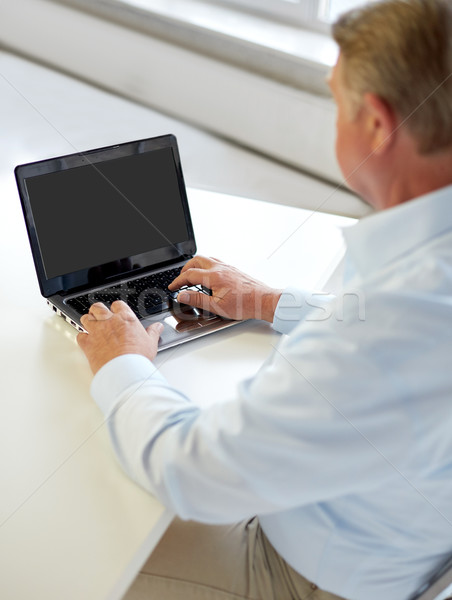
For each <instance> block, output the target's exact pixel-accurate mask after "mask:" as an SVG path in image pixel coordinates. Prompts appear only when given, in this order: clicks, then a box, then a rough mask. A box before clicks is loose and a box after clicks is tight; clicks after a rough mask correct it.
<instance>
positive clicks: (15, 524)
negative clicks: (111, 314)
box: [0, 75, 350, 600]
mask: <svg viewBox="0 0 452 600" xmlns="http://www.w3.org/2000/svg"><path fill="white" fill-rule="evenodd" d="M55 77H56V79H55V81H54V84H55V87H54V88H53V89H49V87H48V86H47V87H45V86H44V87H42V86H41V87H39V86H38V85H36V86H35V87H34V88H33V89H34V90H35V91H36V93H37V95H38V96H39V100H40V103H39V112H37V111H36V110H35V109H33V108H32V107H31V106H30V105H29V104H28V103H27V101H26V99H25V98H20V97H18V96H17V94H16V95H15V94H14V93H13V92H14V90H13V89H12V88H11V86H10V85H9V84H8V85H7V84H6V83H4V88H5V90H4V91H5V94H3V96H2V98H3V101H5V98H6V99H8V102H9V104H8V106H6V107H4V109H3V110H2V111H1V115H2V123H3V125H2V131H3V132H5V131H8V132H9V133H8V135H7V136H6V137H4V136H3V135H2V136H0V153H1V163H0V202H1V207H2V212H1V218H0V252H1V263H0V282H1V283H0V326H1V341H0V364H1V367H2V394H1V405H2V413H1V414H2V418H1V421H0V474H1V475H0V478H1V479H0V481H1V483H0V564H1V576H0V598H2V600H30V599H33V600H62V599H63V598H64V600H81V599H83V600H103V599H110V600H114V599H117V598H119V597H120V596H121V594H122V593H123V592H124V590H125V589H126V587H127V586H128V585H129V584H130V582H131V581H132V580H133V578H134V576H135V574H136V572H137V571H138V570H139V567H140V565H141V563H142V562H143V561H144V560H145V559H146V558H147V555H148V554H149V552H150V551H151V549H152V548H153V547H154V546H155V544H156V543H157V542H158V539H159V538H160V536H161V534H162V533H163V531H164V530H165V527H166V526H167V525H168V524H169V522H170V519H171V515H170V514H168V512H166V511H165V509H164V508H163V507H162V506H161V505H160V503H159V502H157V501H155V500H154V499H153V498H152V497H151V496H149V495H148V494H147V493H145V492H144V491H142V490H141V489H140V488H138V487H137V486H136V485H135V484H133V483H132V482H130V481H129V480H128V478H127V477H126V476H125V475H124V474H123V473H122V471H121V469H120V468H119V466H118V465H117V463H116V461H115V458H114V456H113V454H112V451H111V447H110V442H109V439H108V436H107V431H106V428H105V427H104V425H103V418H102V415H101V413H100V411H99V410H98V409H97V407H96V405H95V404H94V402H93V401H92V400H91V398H90V395H89V385H90V382H91V374H90V371H89V368H88V365H87V362H86V360H85V358H84V356H83V355H82V353H81V351H80V350H79V348H78V346H77V345H76V342H75V331H74V330H73V329H72V328H71V327H70V326H69V325H67V324H66V323H65V322H63V320H62V319H61V318H59V317H57V316H55V315H54V314H53V313H51V312H50V311H49V309H48V308H47V306H46V303H45V301H44V300H43V299H42V298H41V296H40V294H39V290H38V285H37V281H36V277H35V272H34V267H33V264H32V259H31V254H30V250H29V246H28V240H27V236H26V232H25V227H24V224H23V218H22V214H21V208H20V203H19V199H18V195H17V192H16V188H15V183H14V178H13V167H14V165H15V164H17V163H19V162H26V161H28V160H35V159H38V158H43V157H45V156H49V155H52V154H53V155H55V154H58V153H62V152H70V151H72V150H73V148H71V147H70V145H69V144H67V143H66V142H64V139H63V138H62V137H61V135H58V133H57V130H55V129H52V127H51V125H52V123H50V120H52V121H53V125H55V124H57V128H58V131H62V132H64V136H65V137H66V138H68V139H72V140H74V139H76V140H77V145H78V146H79V147H81V148H88V147H90V146H92V145H93V139H94V138H95V139H99V141H100V140H101V139H102V142H101V143H103V142H105V137H106V136H107V134H108V136H109V138H110V139H111V137H112V136H113V130H114V129H115V127H117V124H116V121H117V115H118V111H117V110H116V108H115V107H116V104H115V102H114V101H113V99H111V98H108V99H107V100H108V101H106V104H105V109H104V111H103V112H102V115H103V117H104V121H103V122H102V123H101V122H100V121H96V124H97V126H98V127H99V131H100V130H102V131H100V133H99V132H98V133H99V135H97V134H96V132H95V131H93V129H92V128H91V127H90V125H93V123H94V121H91V120H88V121H87V125H86V132H85V130H84V128H83V127H84V126H83V120H81V114H82V113H83V106H84V105H83V103H81V100H83V93H85V92H86V88H85V87H83V86H81V88H80V89H81V92H80V93H81V95H79V96H74V94H75V91H76V90H77V89H78V88H77V84H76V82H74V87H71V86H70V85H69V88H68V91H67V94H66V96H65V95H64V91H63V89H62V88H60V87H58V85H57V83H58V82H59V81H60V80H59V79H58V77H59V76H57V75H55ZM52 81H53V80H52ZM47 83H48V84H50V80H48V81H47ZM74 90H75V91H74ZM38 91H39V94H38ZM7 93H10V97H9V96H8V95H7ZM46 93H48V94H47V95H46ZM86 93H88V92H86ZM94 95H95V93H94V91H92V92H90V102H91V104H90V106H92V102H93V98H94ZM75 97H77V98H78V103H77V104H75V103H74V105H73V106H71V104H70V103H71V102H75V100H74V98H75ZM99 98H101V100H100V101H99V105H98V110H99V111H100V108H101V104H102V102H103V100H102V98H103V95H102V93H101V92H99ZM34 103H35V105H36V104H37V97H36V98H34ZM118 106H120V107H121V116H122V118H123V120H121V123H122V125H121V126H122V127H124V122H127V118H128V116H129V115H131V116H130V118H131V119H132V117H133V115H135V112H134V111H137V114H138V113H139V115H141V114H142V111H143V109H142V108H140V107H136V106H134V105H132V104H131V105H130V107H129V108H127V106H126V104H125V103H124V101H122V100H119V99H118ZM63 107H64V111H63ZM46 108H47V109H48V110H46ZM60 109H61V110H60ZM55 111H56V112H55ZM76 111H78V112H77V114H78V120H76V121H72V120H71V114H74V113H75V112H76ZM63 113H64V114H63ZM43 115H47V116H45V118H44V117H43ZM138 120H139V119H138V117H137V118H136V122H135V127H137V123H138ZM108 128H111V130H109V129H108ZM119 133H120V135H119ZM130 133H131V136H130V139H132V137H133V135H132V132H130ZM157 133H162V131H159V132H157V131H156V134H157ZM165 133H167V132H166V131H165ZM127 137H128V135H127V134H126V132H124V131H123V130H121V131H120V132H119V130H118V141H119V139H121V140H123V139H125V138H127ZM101 143H99V144H97V145H101ZM313 186H315V182H314V183H313ZM189 197H190V205H191V209H192V212H193V221H194V227H195V232H196V233H197V239H198V248H199V251H200V252H205V253H209V254H212V255H214V256H215V255H216V256H218V257H219V258H223V259H224V260H228V261H232V262H234V263H235V264H237V265H238V266H241V267H242V268H245V269H248V270H249V271H250V272H251V273H253V274H254V275H255V276H258V277H261V278H264V277H265V278H266V279H267V280H268V281H270V282H271V283H273V284H275V285H284V284H285V283H288V282H292V283H298V284H299V285H305V286H309V287H310V286H313V285H315V283H316V281H317V279H318V278H319V277H320V275H321V273H322V272H323V271H324V270H325V269H326V268H328V267H329V266H331V261H332V260H333V257H334V256H336V254H337V251H338V249H339V247H340V245H341V237H340V235H339V233H338V232H337V230H336V228H335V227H336V225H337V224H346V223H348V222H350V220H349V219H344V218H341V217H333V216H327V215H321V214H316V215H313V216H310V213H308V212H306V211H302V210H300V209H296V208H289V207H284V206H281V205H275V204H264V203H259V202H256V201H252V200H244V199H240V198H233V197H229V196H222V195H219V194H212V193H208V192H199V191H195V190H191V191H190V193H189ZM306 219H308V220H307V221H306V223H305V224H304V225H303V224H302V223H303V221H304V220H306ZM289 265H290V268H291V269H292V268H294V267H295V272H292V273H290V272H289ZM277 338H278V336H277V334H275V333H274V332H272V331H271V329H270V328H269V327H268V326H266V325H264V324H258V323H248V324H244V325H239V326H237V327H235V328H232V329H231V330H228V331H225V332H221V333H218V334H215V335H213V336H209V338H204V339H203V340H198V341H195V342H192V343H190V344H187V345H185V346H181V347H179V348H177V349H175V350H174V349H173V350H168V351H166V352H164V353H162V354H160V355H159V356H158V358H157V363H158V365H159V366H160V368H161V370H162V372H163V373H164V374H165V375H167V376H168V378H169V379H170V380H171V381H172V382H174V383H175V384H176V385H180V386H183V387H184V390H186V391H187V392H188V393H189V394H192V395H193V397H194V399H195V401H196V402H200V403H205V402H211V401H212V400H215V398H212V396H211V394H210V386H209V378H211V380H212V381H214V380H215V381H218V379H219V378H221V379H222V380H223V382H224V385H222V386H221V390H222V391H221V394H222V396H223V397H227V396H230V395H231V394H234V389H235V386H236V384H237V382H238V381H239V380H241V379H242V378H243V377H246V376H249V375H251V374H252V373H253V372H255V370H256V369H257V368H258V366H259V365H260V363H261V362H262V360H263V359H264V358H265V357H266V356H267V355H268V353H269V352H270V351H271V347H272V344H274V343H275V342H276V340H277ZM201 373H202V375H203V377H205V375H206V373H208V376H209V378H208V379H207V382H206V383H205V385H204V387H203V388H202V389H199V383H198V382H199V380H200V375H201ZM216 399H221V398H218V396H217V398H216Z"/></svg>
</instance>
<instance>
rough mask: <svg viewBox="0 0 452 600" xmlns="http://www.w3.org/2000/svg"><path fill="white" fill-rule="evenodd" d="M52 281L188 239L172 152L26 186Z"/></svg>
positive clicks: (63, 174)
mask: <svg viewBox="0 0 452 600" xmlns="http://www.w3.org/2000/svg"><path fill="white" fill-rule="evenodd" d="M25 184H26V187H27V191H28V196H29V200H30V207H31V211H32V213H33V218H34V222H35V227H36V234H37V238H38V243H39V247H40V251H41V255H42V261H43V266H44V270H45V273H46V276H47V278H48V279H50V278H53V277H57V276H60V275H65V274H68V273H72V272H74V271H79V270H81V269H88V268H90V267H95V266H97V265H102V264H104V263H110V262H113V261H116V260H119V259H123V258H125V257H130V256H133V255H139V254H142V253H145V252H149V251H152V250H156V249H158V248H162V247H166V246H171V245H172V244H177V243H179V242H184V241H186V240H187V239H188V237H189V233H188V231H187V225H186V219H185V214H184V208H183V205H182V202H181V197H180V189H179V185H178V179H177V173H176V169H175V165H174V160H173V155H172V150H171V148H162V149H158V150H154V151H152V152H146V153H144V154H139V155H134V156H126V157H121V158H118V159H114V160H109V161H105V162H102V163H97V164H96V163H95V164H87V165H84V166H79V167H76V168H72V169H67V170H63V171H59V172H54V173H47V174H43V175H39V176H37V177H30V178H27V179H26V180H25Z"/></svg>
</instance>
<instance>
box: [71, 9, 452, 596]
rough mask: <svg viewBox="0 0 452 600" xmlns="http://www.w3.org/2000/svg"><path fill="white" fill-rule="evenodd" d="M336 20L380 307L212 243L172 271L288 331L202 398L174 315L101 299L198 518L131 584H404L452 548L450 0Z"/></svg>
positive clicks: (140, 463) (118, 413) (149, 485)
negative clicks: (167, 320) (307, 287)
mask: <svg viewBox="0 0 452 600" xmlns="http://www.w3.org/2000/svg"><path fill="white" fill-rule="evenodd" d="M333 35H334V38H335V39H336V41H337V43H338V45H339V48H340V54H339V59H338V62H337V64H336V66H335V67H334V69H333V71H332V75H331V79H330V86H331V90H332V93H333V96H334V98H335V100H336V103H337V110H338V114H337V143H336V152H337V158H338V161H339V164H340V166H341V169H342V171H343V174H344V176H345V178H346V181H347V182H348V184H349V186H350V187H351V188H352V189H354V190H355V191H356V192H357V193H358V194H360V195H361V197H362V198H364V199H365V200H366V201H367V202H369V203H370V204H371V205H372V206H373V207H375V209H376V212H375V214H373V215H371V216H368V217H366V218H364V219H362V220H361V221H360V222H359V223H358V224H357V225H356V226H354V227H351V228H349V229H348V230H346V231H345V237H346V242H347V268H346V272H347V278H348V282H349V284H348V285H350V286H351V289H360V290H361V291H362V293H363V295H364V297H365V301H366V306H365V308H366V311H365V315H366V316H365V320H364V321H363V320H360V319H359V318H358V315H357V314H355V312H356V311H355V310H354V309H353V308H352V307H347V306H345V308H343V310H344V314H343V319H334V318H330V319H327V320H313V319H308V320H306V319H304V317H305V316H306V314H307V308H308V306H307V303H305V302H304V298H305V297H306V296H305V295H304V293H303V292H302V291H294V290H290V291H283V292H281V291H280V290H272V289H270V288H268V287H266V286H265V285H263V284H261V283H259V282H256V281H254V280H253V279H251V278H249V277H247V276H246V275H244V274H242V273H240V272H238V271H236V270H234V269H233V268H232V267H228V266H226V265H224V264H223V263H221V262H219V261H217V260H214V259H208V258H204V257H195V258H194V259H193V260H192V261H191V262H189V263H188V264H187V265H186V267H185V268H184V270H183V272H182V273H181V275H180V276H179V277H178V278H177V279H176V280H175V281H174V283H173V285H172V288H173V289H178V288H179V287H180V286H182V285H183V284H187V283H190V284H198V283H202V284H204V285H206V286H208V287H209V288H211V289H212V292H213V294H212V296H211V297H210V298H209V297H207V296H205V295H201V294H197V293H194V292H191V293H188V292H185V293H181V294H180V299H181V300H182V301H183V302H189V303H191V304H193V305H195V306H202V307H204V308H207V309H209V310H212V311H215V312H218V313H219V314H222V315H226V316H228V317H232V318H234V317H237V316H239V312H237V311H241V312H240V317H242V318H247V317H254V316H256V312H255V311H256V309H255V307H256V306H259V307H262V312H261V313H260V314H259V316H260V317H262V318H264V319H266V320H268V321H270V322H272V323H273V326H274V327H275V328H276V329H278V330H280V331H284V332H285V333H289V336H288V337H287V338H285V340H284V341H283V342H282V343H281V344H280V346H279V347H278V349H277V351H276V352H275V353H274V354H273V355H272V356H271V357H269V359H268V360H267V362H266V363H265V364H264V365H263V367H262V368H261V370H260V371H259V373H258V374H257V375H256V376H255V377H253V378H252V379H250V380H248V381H245V382H244V383H243V384H242V385H241V386H240V388H239V390H238V391H237V397H236V398H234V399H231V400H230V401H228V402H225V403H221V404H220V405H215V404H214V405H212V406H210V407H209V408H206V409H203V410H201V409H199V408H197V407H196V406H195V405H194V404H192V403H191V402H190V400H189V399H187V398H186V397H185V396H184V395H183V393H182V392H179V391H177V390H175V389H173V388H172V387H171V384H170V383H168V382H167V381H165V380H164V379H163V378H162V377H161V376H160V375H159V374H158V372H157V370H156V369H155V367H154V366H153V364H152V362H151V361H152V359H153V358H154V357H155V354H156V348H157V343H158V338H159V326H158V325H154V326H153V327H151V328H150V329H149V330H148V331H147V332H146V331H145V330H144V328H143V327H142V326H141V325H140V323H139V322H138V321H137V320H136V319H135V317H134V315H133V314H132V312H131V311H130V310H129V309H128V308H127V307H126V305H125V304H123V303H114V304H113V305H112V307H111V310H109V309H107V308H106V307H105V306H103V305H100V304H95V305H93V306H92V307H91V309H90V312H89V314H88V315H86V316H84V317H83V325H84V326H85V327H86V329H87V331H88V332H89V333H88V334H80V336H79V338H78V339H79V343H80V346H81V348H82V349H83V350H84V352H85V353H86V355H87V357H88V359H89V362H90V365H91V367H92V369H93V371H94V373H95V377H94V380H93V384H92V394H93V396H94V398H95V400H96V401H97V402H98V404H99V406H100V407H101V409H102V410H103V411H104V413H105V415H106V416H107V417H108V426H109V428H110V431H111V438H112V443H113V445H114V448H115V451H116V453H117V455H118V457H119V460H120V461H121V463H122V465H123V467H124V469H125V470H126V471H127V472H128V473H129V474H130V476H131V477H133V478H134V479H135V480H136V481H137V482H139V483H140V484H141V485H142V486H144V487H145V488H146V489H148V490H149V491H150V492H151V493H152V494H155V495H156V496H157V497H158V498H159V499H160V500H161V501H162V502H163V503H165V504H166V505H167V506H169V507H170V508H171V509H172V510H174V512H175V513H176V514H177V515H178V516H179V517H180V519H176V520H175V521H174V523H173V524H172V525H171V527H170V528H169V530H168V531H167V533H166V534H165V536H164V537H163V538H162V540H161V542H160V544H159V545H158V547H157V548H156V550H155V552H154V553H153V554H152V556H151V557H150V558H149V560H148V562H147V563H146V565H145V566H144V568H143V570H142V572H141V573H140V575H139V576H138V578H137V579H136V581H135V582H134V584H133V585H132V587H131V589H130V590H129V592H128V594H127V598H128V599H145V598H159V599H165V600H171V599H183V600H190V599H203V598H205V599H215V600H220V599H221V600H226V599H232V598H234V599H242V598H243V599H244V598H247V599H252V600H258V599H259V600H267V599H277V600H285V599H286V598H287V599H289V598H308V597H309V598H310V599H311V600H313V599H317V600H320V599H322V600H327V599H329V600H331V599H333V598H338V597H339V598H348V599H349V600H364V599H365V600H383V599H384V600H402V599H406V598H408V597H409V596H410V594H411V593H413V591H414V590H415V589H417V588H418V587H419V586H420V585H421V583H422V582H423V581H424V580H426V579H427V577H428V575H429V573H430V572H431V571H432V570H433V569H435V567H436V566H437V565H439V564H440V563H441V562H442V561H443V560H444V558H445V557H446V556H447V555H449V554H450V553H452V503H451V498H452V435H451V431H452V405H451V399H452V370H451V368H450V357H451V350H452V8H451V3H450V2H449V1H448V0H386V1H383V2H380V3H371V4H369V5H368V6H366V7H364V8H362V9H360V10H354V11H352V12H350V13H347V14H346V15H344V16H343V17H341V18H340V19H339V21H338V22H337V23H336V24H335V25H334V26H333ZM299 260H300V261H301V260H303V257H300V258H299ZM295 266H296V265H295ZM346 290H347V283H346V284H345V287H344V291H346ZM241 299H243V302H242V303H241V302H240V301H241ZM331 306H332V308H333V310H334V307H335V300H332V305H331ZM289 328H291V331H289ZM255 515H257V517H256V516H255Z"/></svg>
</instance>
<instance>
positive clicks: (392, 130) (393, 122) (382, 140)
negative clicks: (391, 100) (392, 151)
mask: <svg viewBox="0 0 452 600" xmlns="http://www.w3.org/2000/svg"><path fill="white" fill-rule="evenodd" d="M363 107H364V108H365V109H366V117H367V124H366V126H367V133H368V134H369V136H370V142H371V147H372V152H373V153H374V154H384V153H385V152H386V151H387V150H389V148H391V147H392V145H393V144H394V142H395V138H396V136H397V129H398V119H397V116H396V114H395V112H394V110H393V108H392V107H391V106H390V105H389V104H388V103H387V102H386V101H385V100H383V99H382V98H380V96H377V95H376V94H371V93H367V94H364V97H363Z"/></svg>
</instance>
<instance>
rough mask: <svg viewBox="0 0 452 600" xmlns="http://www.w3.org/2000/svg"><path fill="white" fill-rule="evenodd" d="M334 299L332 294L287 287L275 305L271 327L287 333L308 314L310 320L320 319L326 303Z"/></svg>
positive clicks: (323, 316)
mask: <svg viewBox="0 0 452 600" xmlns="http://www.w3.org/2000/svg"><path fill="white" fill-rule="evenodd" d="M334 299H335V296H334V295H333V294H327V293H325V292H312V291H311V290H310V291H306V290H300V289H297V288H294V287H288V288H286V289H285V290H284V291H283V293H282V294H281V297H280V299H279V302H278V304H277V305H276V310H275V316H274V319H273V323H272V327H273V329H275V330H276V331H279V333H285V334H288V333H290V332H291V331H292V330H293V329H295V327H296V326H297V325H298V324H299V323H300V322H301V321H304V320H305V319H306V318H307V317H308V315H310V318H312V320H322V319H324V318H325V315H324V313H325V311H326V310H327V308H326V307H327V304H328V303H329V302H331V300H334Z"/></svg>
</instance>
